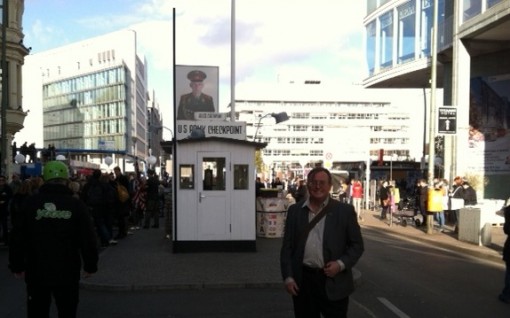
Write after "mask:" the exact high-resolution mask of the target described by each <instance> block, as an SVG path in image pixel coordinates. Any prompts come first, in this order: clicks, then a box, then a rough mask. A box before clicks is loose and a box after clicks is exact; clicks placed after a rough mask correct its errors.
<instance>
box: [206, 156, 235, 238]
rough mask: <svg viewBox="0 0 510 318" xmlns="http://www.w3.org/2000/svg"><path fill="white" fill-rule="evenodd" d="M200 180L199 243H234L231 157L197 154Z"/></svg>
mask: <svg viewBox="0 0 510 318" xmlns="http://www.w3.org/2000/svg"><path fill="white" fill-rule="evenodd" d="M197 167H199V176H198V180H202V182H199V184H198V192H199V196H198V205H197V220H198V239H199V240H228V239H230V229H229V227H230V218H231V210H230V204H227V203H230V191H227V189H228V188H229V186H230V185H229V184H228V181H229V180H231V179H232V178H231V177H230V173H231V171H229V169H227V167H230V154H229V153H226V152H217V153H211V152H199V153H197Z"/></svg>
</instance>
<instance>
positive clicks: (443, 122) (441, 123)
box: [437, 106, 457, 135]
mask: <svg viewBox="0 0 510 318" xmlns="http://www.w3.org/2000/svg"><path fill="white" fill-rule="evenodd" d="M437 133H438V134H444V135H455V134H456V133H457V107H452V106H445V107H438V114H437Z"/></svg>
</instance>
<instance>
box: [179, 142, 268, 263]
mask: <svg viewBox="0 0 510 318" xmlns="http://www.w3.org/2000/svg"><path fill="white" fill-rule="evenodd" d="M265 146H266V144H265V143H257V142H251V141H246V139H244V140H241V139H232V138H224V137H216V136H212V137H209V136H207V135H204V136H196V137H189V138H184V139H179V140H177V141H176V154H175V161H176V162H175V164H176V165H175V169H176V171H175V174H174V177H175V178H176V180H175V181H176V183H174V184H175V187H176V189H175V192H174V193H175V202H174V204H175V205H174V207H175V209H174V215H173V222H174V225H173V229H174V233H173V241H172V244H173V245H172V246H173V252H174V253H184V252H227V251H228V252H255V251H256V204H255V150H257V149H261V148H264V147H265Z"/></svg>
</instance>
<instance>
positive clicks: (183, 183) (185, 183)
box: [179, 165, 195, 190]
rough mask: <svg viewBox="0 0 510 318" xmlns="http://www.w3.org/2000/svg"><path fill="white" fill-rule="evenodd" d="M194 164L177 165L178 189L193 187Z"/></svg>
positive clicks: (190, 188)
mask: <svg viewBox="0 0 510 318" xmlns="http://www.w3.org/2000/svg"><path fill="white" fill-rule="evenodd" d="M194 170H195V166H194V165H180V166H179V189H182V190H192V189H194V188H195V183H194V178H195V177H194V174H195V173H194Z"/></svg>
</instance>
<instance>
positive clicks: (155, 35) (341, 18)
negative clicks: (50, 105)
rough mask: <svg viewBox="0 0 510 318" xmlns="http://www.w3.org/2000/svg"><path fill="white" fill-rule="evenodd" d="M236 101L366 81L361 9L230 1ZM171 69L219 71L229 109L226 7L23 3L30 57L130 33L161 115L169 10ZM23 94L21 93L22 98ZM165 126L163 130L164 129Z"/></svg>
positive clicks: (168, 80)
mask: <svg viewBox="0 0 510 318" xmlns="http://www.w3.org/2000/svg"><path fill="white" fill-rule="evenodd" d="M235 7H236V96H238V97H239V95H238V94H237V92H238V91H243V90H246V89H248V88H250V89H252V90H256V89H257V87H259V85H262V84H264V85H267V84H276V83H277V82H278V81H285V80H287V79H288V78H292V77H298V78H300V77H303V78H304V77H306V78H318V79H321V80H322V81H325V82H326V81H331V82H338V83H341V84H350V83H359V82H361V80H362V79H363V78H365V77H366V67H365V63H364V52H363V25H362V20H363V17H364V15H365V11H364V10H365V1H360V0H314V1H310V0H293V1H290V0H289V1H287V0H280V1H278V0H258V1H253V0H236V2H235ZM173 8H176V13H177V18H176V38H177V45H176V48H177V49H176V63H177V64H181V65H210V66H219V70H220V111H227V108H226V106H227V105H228V103H229V102H230V100H229V99H230V15H231V0H107V1H105V0H88V1H82V0H26V1H25V12H24V16H23V32H24V34H25V39H24V43H25V45H26V46H27V47H32V53H37V52H41V51H45V50H48V49H52V48H56V47H59V46H62V45H65V44H69V43H73V42H77V41H80V40H84V39H88V38H92V37H95V36H99V35H103V34H106V33H109V32H113V31H117V30H120V29H125V28H130V29H134V30H136V31H137V33H138V41H139V43H138V49H139V52H140V53H143V54H144V55H145V56H146V58H147V60H148V66H149V73H148V74H149V86H150V89H154V90H155V91H156V94H157V97H158V100H159V102H160V107H161V109H162V112H163V114H164V115H165V116H166V117H165V121H166V118H168V116H169V115H170V114H169V113H170V112H171V110H170V109H171V108H170V107H171V105H172V100H173V96H172V89H171V87H172V85H173V83H172V9H173ZM25 93H26V92H25ZM169 124H170V123H168V125H169Z"/></svg>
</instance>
